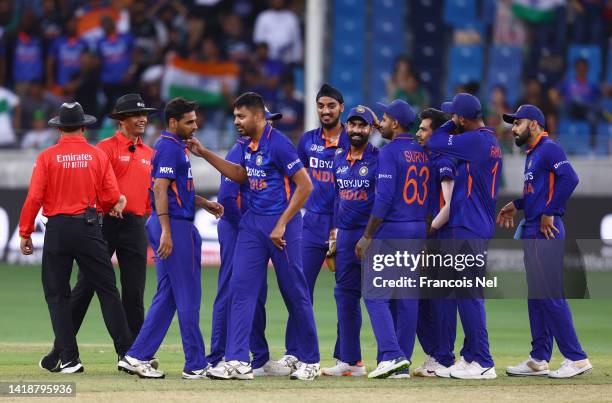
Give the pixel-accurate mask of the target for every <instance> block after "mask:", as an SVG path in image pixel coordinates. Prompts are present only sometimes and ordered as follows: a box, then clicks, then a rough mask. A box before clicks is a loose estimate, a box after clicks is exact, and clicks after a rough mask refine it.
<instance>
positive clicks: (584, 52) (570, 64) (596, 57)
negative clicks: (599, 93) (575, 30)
mask: <svg viewBox="0 0 612 403" xmlns="http://www.w3.org/2000/svg"><path fill="white" fill-rule="evenodd" d="M579 58H584V59H586V60H587V61H588V63H589V75H588V77H589V80H590V81H592V82H599V79H600V75H601V61H602V57H601V49H600V48H599V46H597V45H572V46H570V48H569V51H568V52H567V73H568V75H569V76H570V77H572V76H573V75H574V62H575V61H576V59H579Z"/></svg>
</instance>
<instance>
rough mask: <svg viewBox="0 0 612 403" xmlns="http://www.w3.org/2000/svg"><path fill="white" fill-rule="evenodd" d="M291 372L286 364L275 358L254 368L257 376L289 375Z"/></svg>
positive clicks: (254, 373)
mask: <svg viewBox="0 0 612 403" xmlns="http://www.w3.org/2000/svg"><path fill="white" fill-rule="evenodd" d="M289 373H291V372H289ZM289 373H288V372H287V366H286V365H284V364H281V363H279V362H278V361H274V360H268V361H267V362H266V363H265V364H264V365H263V366H261V367H259V368H254V369H253V375H255V376H287V375H289Z"/></svg>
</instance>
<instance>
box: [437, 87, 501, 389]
mask: <svg viewBox="0 0 612 403" xmlns="http://www.w3.org/2000/svg"><path fill="white" fill-rule="evenodd" d="M448 108H449V109H448V111H449V112H450V113H451V114H452V115H453V117H452V120H449V121H448V122H446V123H445V124H443V125H442V126H441V127H440V128H439V129H438V130H436V131H435V132H434V133H433V134H432V136H431V138H430V139H429V142H428V143H427V147H428V148H429V149H430V150H431V151H433V152H437V153H439V154H442V155H446V156H450V157H453V158H456V159H457V176H456V177H455V185H454V188H453V195H452V199H451V207H450V220H449V222H448V224H447V226H448V229H447V230H446V231H445V232H446V233H447V238H450V239H453V240H462V241H460V242H456V241H453V245H458V247H459V249H461V251H460V252H459V253H464V252H465V249H466V248H467V251H468V253H469V254H473V255H474V256H475V257H480V258H481V259H486V250H487V242H488V240H489V239H491V238H492V237H493V232H494V229H495V201H496V199H497V189H498V187H499V178H500V175H501V169H502V153H501V148H500V147H499V143H498V142H497V138H496V137H495V131H494V130H493V129H491V128H488V127H485V125H484V123H483V121H482V108H481V105H480V101H478V98H476V97H475V96H473V95H470V94H466V93H459V94H457V95H455V97H454V98H453V101H452V104H450V105H448ZM453 133H457V134H453ZM485 267H486V265H485ZM482 269H483V270H484V267H483V268H482ZM468 274H470V273H468ZM468 291H476V292H478V291H479V290H476V289H474V290H468ZM457 308H458V310H459V316H460V318H461V323H462V325H463V330H464V334H465V340H464V345H463V349H462V350H461V358H460V359H459V360H457V361H456V362H455V363H454V364H453V365H452V366H450V367H448V368H446V369H441V370H439V371H436V372H435V373H436V375H437V376H439V377H443V378H448V377H453V378H460V379H493V378H496V377H497V374H496V373H495V367H494V362H493V358H492V357H491V354H490V353H489V336H488V333H487V326H486V313H485V308H484V299H483V298H482V297H481V296H480V295H477V296H471V297H469V298H459V299H457ZM452 314H453V313H452V312H447V313H446V315H448V316H450V315H452ZM439 347H444V346H442V345H441V346H439ZM446 354H448V353H446Z"/></svg>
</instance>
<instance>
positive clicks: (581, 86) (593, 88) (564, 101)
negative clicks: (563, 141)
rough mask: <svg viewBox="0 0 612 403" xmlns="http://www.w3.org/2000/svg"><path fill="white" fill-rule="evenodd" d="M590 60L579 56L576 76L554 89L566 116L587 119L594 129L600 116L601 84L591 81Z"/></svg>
mask: <svg viewBox="0 0 612 403" xmlns="http://www.w3.org/2000/svg"><path fill="white" fill-rule="evenodd" d="M588 73H589V62H588V61H587V60H586V59H583V58H579V59H576V61H575V62H574V76H573V77H568V78H566V79H565V80H563V81H562V82H560V83H559V84H558V85H557V86H556V87H555V88H554V89H553V90H552V91H551V97H552V101H553V103H554V104H556V105H557V106H558V107H560V110H561V115H562V116H563V117H564V118H568V119H576V120H587V121H588V122H589V124H590V125H591V128H592V129H593V132H594V130H595V127H596V125H597V119H598V116H599V100H600V97H601V90H600V88H599V86H598V85H597V84H596V83H594V82H591V81H589V78H588Z"/></svg>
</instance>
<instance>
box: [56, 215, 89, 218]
mask: <svg viewBox="0 0 612 403" xmlns="http://www.w3.org/2000/svg"><path fill="white" fill-rule="evenodd" d="M53 217H65V218H85V214H57V215H54V216H53Z"/></svg>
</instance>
